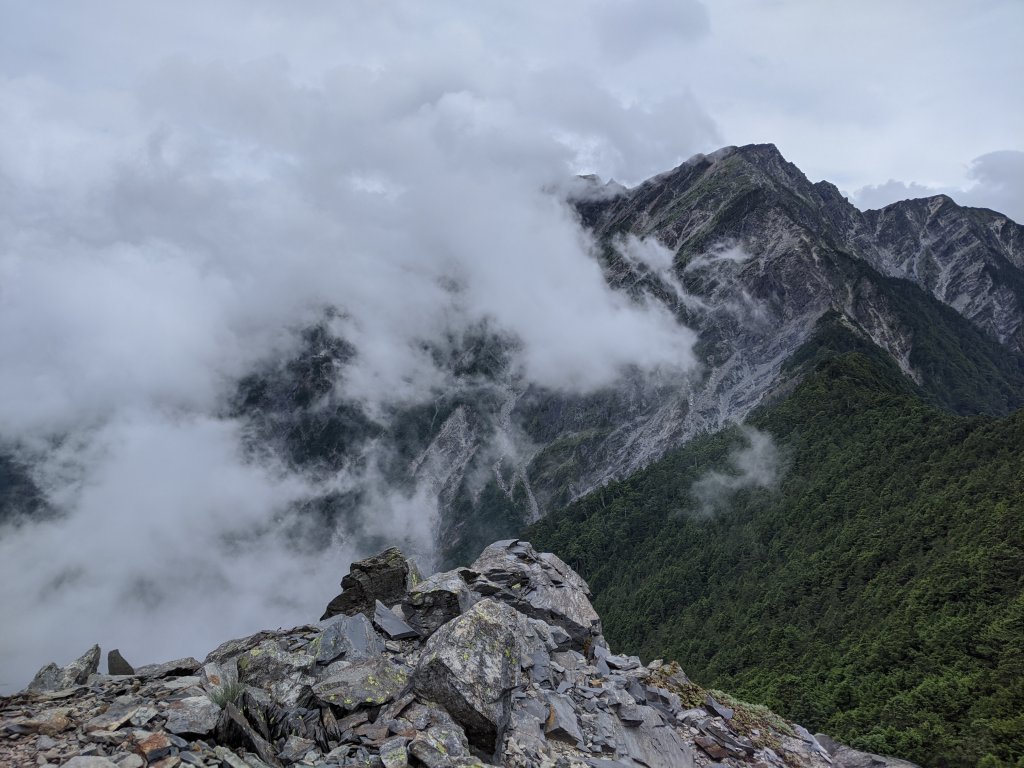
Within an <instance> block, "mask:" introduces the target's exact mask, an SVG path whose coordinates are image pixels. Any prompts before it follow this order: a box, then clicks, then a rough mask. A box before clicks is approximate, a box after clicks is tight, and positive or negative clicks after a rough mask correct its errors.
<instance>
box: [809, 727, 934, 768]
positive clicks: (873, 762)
mask: <svg viewBox="0 0 1024 768" xmlns="http://www.w3.org/2000/svg"><path fill="white" fill-rule="evenodd" d="M814 739H815V741H816V742H817V743H818V744H819V745H820V746H822V747H823V748H824V749H825V751H826V752H828V754H829V755H830V756H831V757H832V765H833V766H834V768H920V766H918V765H917V764H916V763H911V762H910V761H909V760H900V759H899V758H897V757H885V756H884V755H875V754H872V753H870V752H860V751H859V750H856V749H853V748H852V747H848V746H846V745H845V744H840V743H839V742H837V741H836V740H835V739H832V738H830V737H829V736H826V735H825V734H823V733H816V734H814Z"/></svg>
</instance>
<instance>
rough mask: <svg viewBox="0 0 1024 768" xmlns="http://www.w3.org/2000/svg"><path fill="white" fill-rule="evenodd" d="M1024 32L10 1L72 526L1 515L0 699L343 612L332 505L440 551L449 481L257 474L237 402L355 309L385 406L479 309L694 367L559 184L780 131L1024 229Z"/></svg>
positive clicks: (26, 408) (10, 251)
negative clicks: (9, 523)
mask: <svg viewBox="0 0 1024 768" xmlns="http://www.w3.org/2000/svg"><path fill="white" fill-rule="evenodd" d="M1022 21H1024V3H1021V2H1019V0H1005V1H1004V2H997V1H995V0H990V1H988V2H971V3H953V2H946V1H944V0H928V2H923V1H922V2H901V3H897V2H891V1H890V2H859V3H856V4H851V3H840V2H822V1H821V0H803V1H793V2H767V1H766V2H751V1H747V2H741V1H740V0H724V1H719V2H715V3H714V4H711V3H708V4H701V3H699V2H696V0H674V1H671V2H670V1H669V0H643V1H639V0H638V1H637V2H624V1H623V0H587V1H586V2H585V1H584V0H564V1H563V2H558V3H524V2H521V1H520V2H515V3H497V2H486V3H484V2H461V3H456V2H444V1H443V0H435V1H434V2H429V3H425V2H420V0H407V1H406V2H395V3H381V2H380V1H379V0H359V1H351V2H349V1H346V2H338V1H337V0H330V1H328V0H307V1H306V2H301V3H299V2H269V1H267V0H244V1H243V0H193V1H188V0H182V1H179V2H174V3H166V2H160V3H157V2H144V1H141V0H120V1H118V0H91V1H90V2H87V3H86V2H79V1H78V0H75V1H74V2H72V1H70V0H67V1H65V0H49V1H48V2H22V1H21V0H0V360H2V361H3V365H2V366H0V443H3V444H4V446H5V447H6V448H7V449H13V450H16V451H17V452H19V454H20V455H21V456H22V458H24V459H25V460H26V461H29V462H31V464H32V466H33V467H34V472H35V479H36V480H37V482H39V483H40V484H41V485H42V487H43V488H44V490H45V491H46V493H47V495H48V497H49V500H50V502H51V503H52V504H54V505H55V506H57V507H58V508H60V509H61V510H63V511H64V513H65V514H64V515H63V516H62V517H61V518H60V519H58V520H55V521H52V522H48V523H42V524H38V525H31V526H25V527H23V528H21V529H19V530H17V531H11V530H7V531H0V582H2V583H4V584H16V585H17V588H16V589H15V588H11V589H5V590H3V591H2V593H0V615H4V616H18V617H19V620H18V621H17V622H16V623H15V624H14V625H12V626H6V627H5V629H4V632H3V633H0V690H3V689H5V688H10V687H17V686H20V685H23V684H24V683H25V682H27V679H28V677H29V676H31V674H32V672H33V671H34V670H35V669H36V668H38V667H39V666H41V665H42V664H44V663H45V662H47V661H50V660H51V659H52V660H56V661H58V662H61V663H65V662H67V661H68V660H69V659H71V658H73V657H74V656H75V655H77V654H78V653H80V652H81V651H82V650H84V649H85V648H86V647H88V646H89V645H90V644H92V643H93V642H97V641H98V642H100V643H101V644H103V645H104V647H106V648H110V647H115V646H120V647H121V649H122V650H123V651H125V655H126V656H127V657H128V658H129V659H130V660H133V661H134V662H138V663H145V662H149V661H157V660H163V659H166V658H173V657H176V656H181V655H183V654H186V653H191V654H198V655H203V654H204V653H205V652H206V651H207V650H209V648H210V647H212V646H213V645H215V644H217V643H218V642H220V641H221V640H223V639H224V638H225V637H229V636H237V635H239V634H241V633H243V632H246V631H251V630H255V629H258V628H260V627H263V626H278V625H282V624H286V623H288V622H293V623H299V622H302V621H306V620H308V619H310V618H311V617H315V616H316V615H319V611H320V610H321V609H322V606H323V604H324V603H325V601H326V600H327V599H329V598H330V597H331V596H332V592H333V590H334V589H335V585H336V584H337V581H338V580H339V578H340V576H341V574H342V573H344V569H345V566H346V565H347V562H348V560H349V559H350V558H351V557H352V555H353V554H354V553H353V552H352V551H351V549H350V548H349V547H347V546H346V540H345V539H344V536H342V535H341V533H338V532H336V533H338V540H337V541H335V546H333V547H332V548H331V549H329V550H328V551H326V552H318V553H296V552H295V551H292V550H291V549H289V548H288V547H287V546H286V544H285V543H284V537H283V536H282V535H281V530H282V526H287V525H288V524H289V521H288V518H287V515H286V510H287V509H289V505H290V504H291V503H292V502H294V501H295V500H298V499H302V498H304V497H305V496H307V495H308V494H310V493H317V492H323V491H324V490H330V489H340V490H344V489H346V488H350V487H352V486H353V485H359V487H361V488H364V489H368V491H367V498H368V499H369V501H368V503H367V507H366V509H365V510H364V514H363V516H362V518H361V520H362V524H363V525H365V526H366V527H367V529H369V530H372V531H377V532H380V533H385V534H387V535H396V536H400V537H404V541H403V543H404V544H407V545H408V546H411V547H413V548H415V547H417V546H420V547H421V548H424V547H425V545H424V542H426V541H429V538H430V531H431V529H432V525H433V522H434V517H433V516H434V515H435V514H436V510H435V509H434V508H433V506H432V503H433V502H432V500H431V499H430V498H428V494H424V493H423V492H422V490H420V491H417V492H416V493H413V494H411V495H402V494H398V493H396V492H394V491H393V490H392V489H389V488H386V487H379V483H378V482H377V481H376V479H375V478H374V477H373V476H372V473H371V474H370V475H366V476H359V477H347V476H339V477H335V478H331V479H330V481H329V482H330V484H331V485H330V487H329V488H325V487H323V485H322V484H321V485H318V486H316V487H313V485H314V480H313V479H311V478H308V477H304V476H300V475H297V474H295V473H293V472H291V471H289V470H288V469H287V468H285V467H280V466H271V465H267V466H263V465H254V464H253V463H252V462H251V461H250V460H248V459H247V458H246V456H245V455H244V453H243V451H242V450H241V449H240V447H239V432H240V430H241V428H242V425H240V424H238V423H236V422H234V421H233V420H231V419H228V418H225V417H224V415H223V414H224V407H223V405H224V399H225V397H226V396H227V395H228V394H229V393H230V392H231V390H232V386H233V382H236V381H237V379H238V377H239V376H241V375H243V374H245V373H246V372H248V371H250V370H251V369H252V367H253V365H255V364H257V363H258V362H260V361H265V360H268V359H273V358H276V357H279V356H280V355H281V354H283V353H285V352H287V351H288V350H289V349H290V348H292V346H293V345H294V343H295V338H294V330H295V329H296V328H299V327H302V325H303V324H305V323H308V322H309V321H311V320H313V319H315V318H318V317H319V316H320V313H321V312H322V310H323V308H324V307H326V306H334V307H338V308H339V309H340V310H341V314H340V315H339V316H338V318H337V319H336V321H335V324H336V326H337V327H336V330H337V331H338V332H339V333H340V334H343V335H344V336H345V337H346V338H348V339H350V340H351V341H352V342H353V343H354V344H355V346H356V348H357V351H358V356H357V358H356V363H355V364H354V365H353V367H352V368H351V370H350V371H349V374H348V379H347V380H346V382H345V383H344V387H345V391H346V394H347V395H349V396H351V397H354V398H358V399H359V400H361V401H362V402H363V403H364V404H365V405H366V407H367V409H368V410H369V411H370V412H374V411H375V409H378V408H379V407H380V406H381V405H382V404H384V403H392V402H395V401H399V402H402V401H411V402H419V401H423V400H425V399H427V398H430V397H432V396H433V395H434V394H436V391H437V390H438V389H439V388H442V387H444V386H445V385H446V383H447V382H446V379H445V376H446V374H445V372H444V371H442V370H438V369H437V368H436V366H435V365H434V363H433V361H432V359H431V357H430V356H429V355H427V354H425V353H424V352H423V345H422V342H423V340H436V339H438V338H444V337H446V336H454V337H456V338H457V337H458V336H459V334H461V333H464V332H466V331H467V329H473V328H479V327H480V326H481V325H487V326H488V327H491V328H493V329H495V330H496V331H499V332H501V333H503V334H507V335H510V336H513V337H515V338H517V339H518V340H519V341H520V347H519V353H518V355H519V356H518V358H517V359H516V361H515V362H516V364H517V365H518V366H519V368H520V369H521V371H522V373H523V376H524V377H525V378H526V379H527V380H528V381H531V382H533V383H535V384H537V385H540V386H544V387H549V388H553V389H563V390H572V391H585V390H588V389H593V388H595V387H599V386H602V385H605V384H608V383H610V382H612V381H614V380H615V378H616V376H617V375H618V374H619V372H620V371H621V370H622V368H623V367H624V366H627V365H629V366H638V367H640V368H643V369H647V370H652V371H653V370H665V371H669V372H674V371H684V372H685V371H687V370H689V369H691V368H692V366H693V364H694V363H693V355H692V346H693V344H694V341H695V339H694V335H693V333H692V332H691V331H689V330H688V329H686V328H683V327H681V326H679V325H678V324H677V323H676V322H675V320H674V318H672V317H671V316H670V315H668V314H667V312H666V311H665V310H663V309H659V308H658V307H656V306H637V305H635V304H633V303H631V302H628V301H625V300H624V299H623V297H622V296H620V295H618V294H616V293H614V292H612V291H611V290H609V289H608V288H607V286H606V285H605V283H604V281H603V278H602V276H601V274H600V271H599V269H598V268H597V266H596V263H595V261H594V260H593V259H592V258H591V257H590V251H589V245H590V244H589V241H588V238H587V235H586V233H584V232H581V231H580V230H579V228H578V226H577V225H576V222H575V221H574V220H573V218H572V216H571V215H569V213H568V212H567V211H566V209H565V207H564V206H563V205H561V204H560V203H559V201H558V200H557V199H556V198H555V197H554V196H552V195H550V194H547V193H545V192H544V191H543V190H545V189H551V188H552V186H557V185H559V184H562V183H565V181H566V180H567V179H569V178H571V176H572V175H573V174H576V173H585V172H594V173H598V174H600V175H602V176H604V177H615V178H617V179H619V180H620V181H623V182H626V183H635V182H637V181H640V180H642V179H644V178H646V177H648V176H650V175H652V174H655V173H658V172H660V171H664V170H667V169H669V168H671V167H673V166H674V165H676V164H678V163H679V162H680V161H682V160H684V159H685V158H687V157H689V156H691V155H692V154H694V153H696V152H708V151H711V150H714V149H716V148H718V147H720V146H722V145H725V144H742V143H748V142H774V143H776V144H778V146H779V147H780V149H781V150H782V152H783V153H784V154H785V155H786V156H787V157H788V158H789V159H790V160H792V161H793V162H795V163H796V164H797V165H799V166H800V167H801V168H802V169H803V170H804V171H805V172H806V173H807V174H808V175H809V176H810V177H811V178H812V179H813V180H818V179H821V178H826V179H829V180H831V181H833V182H835V183H836V184H837V185H839V187H840V188H841V189H843V190H845V191H847V192H848V193H850V194H856V195H859V199H860V200H862V201H863V202H864V203H865V204H868V205H878V204H884V203H886V202H889V201H890V200H894V199H899V198H901V197H905V196H908V195H920V194H927V193H930V192H931V191H933V190H941V191H945V192H948V193H951V194H952V195H953V196H954V197H955V198H957V199H959V200H961V201H962V202H965V203H970V204H973V205H985V206H992V207H995V208H999V209H1001V210H1003V211H1004V212H1006V213H1008V214H1010V215H1012V216H1015V217H1016V218H1017V219H1018V220H1021V219H1024V206H1022V200H1024V197H1022V178H1024V172H1022V171H1024V169H1022V165H1024V163H1022V158H1024V154H1022V150H1024V145H1022V144H1021V138H1020V137H1022V136H1024V108H1022V105H1021V100H1020V98H1019V96H1020V94H1019V85H1020V82H1021V81H1022V78H1021V75H1022V60H1021V56H1022V54H1021V46H1020V45H1019V40H1018V39H1017V38H1019V35H1020V32H1021V31H1022V28H1024V24H1022ZM630 248H631V249H632V250H631V251H630V252H631V253H632V254H633V257H635V258H639V259H646V260H650V261H652V263H654V264H656V265H661V266H664V263H665V259H666V254H665V253H663V252H662V251H659V250H658V249H657V248H656V247H654V246H653V245H652V244H649V243H648V244H644V243H640V242H637V243H632V244H630ZM662 250H663V249H662ZM12 447H13V448H12ZM316 482H321V481H316ZM396 532H398V533H396ZM428 554H429V553H428ZM310 574H315V578H314V577H311V576H310ZM299 584H301V585H302V586H301V587H299V586H298V585H299ZM182 627H188V632H184V633H183V632H182V631H181V628H182Z"/></svg>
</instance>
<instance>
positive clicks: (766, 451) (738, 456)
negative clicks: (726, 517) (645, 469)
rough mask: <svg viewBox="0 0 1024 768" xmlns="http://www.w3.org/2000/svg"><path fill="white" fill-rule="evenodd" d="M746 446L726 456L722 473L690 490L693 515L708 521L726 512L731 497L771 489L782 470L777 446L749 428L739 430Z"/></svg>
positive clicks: (701, 480)
mask: <svg viewBox="0 0 1024 768" xmlns="http://www.w3.org/2000/svg"><path fill="white" fill-rule="evenodd" d="M740 433H741V436H742V438H743V441H744V442H745V445H741V446H739V447H737V448H734V449H733V450H732V451H730V452H729V455H728V456H727V457H726V459H725V463H726V464H727V465H728V466H727V468H726V469H724V470H718V469H713V470H709V471H708V472H706V473H704V474H703V475H701V476H700V477H699V478H698V479H697V480H695V481H694V483H693V485H692V486H690V495H691V496H692V497H693V499H694V502H695V504H696V514H697V515H699V516H701V517H710V516H711V515H714V514H717V513H719V512H721V511H723V510H725V509H727V508H728V504H729V502H730V500H731V499H732V498H733V496H734V495H735V494H736V493H737V492H739V491H740V490H743V489H747V488H773V487H774V486H775V485H776V484H777V483H778V481H779V479H780V478H781V477H782V474H783V471H784V467H783V463H782V459H781V455H780V451H779V448H778V446H777V445H776V444H775V441H774V440H773V439H772V436H771V435H770V434H768V433H767V432H762V431H761V430H759V429H756V428H754V427H751V426H749V425H743V426H741V427H740Z"/></svg>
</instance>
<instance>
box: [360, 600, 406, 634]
mask: <svg viewBox="0 0 1024 768" xmlns="http://www.w3.org/2000/svg"><path fill="white" fill-rule="evenodd" d="M360 615H362V614H360ZM373 624H374V626H375V627H377V629H379V630H380V631H381V632H383V633H384V634H385V635H387V636H388V637H389V638H391V639H392V640H411V639H413V638H417V637H419V636H420V633H419V632H418V631H417V630H415V629H413V628H412V627H410V626H409V625H408V624H406V623H405V622H404V621H403V620H402V619H400V618H398V617H397V616H396V615H395V613H394V611H392V610H391V609H390V608H388V607H387V606H386V605H384V603H382V602H381V601H380V600H378V601H377V602H376V604H375V606H374V610H373Z"/></svg>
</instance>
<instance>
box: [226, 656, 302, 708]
mask: <svg viewBox="0 0 1024 768" xmlns="http://www.w3.org/2000/svg"><path fill="white" fill-rule="evenodd" d="M313 663H314V658H313V656H311V655H310V654H308V653H294V652H292V651H286V650H283V649H282V648H281V645H280V643H279V642H278V641H277V640H264V641H263V642H262V643H260V644H259V645H258V646H256V647H255V648H250V649H249V650H248V651H246V652H245V653H243V654H242V655H241V656H239V657H238V661H237V666H238V680H239V682H240V683H242V684H243V685H246V686H251V687H253V688H259V689H260V690H262V691H265V692H266V693H268V694H269V695H270V698H271V700H273V701H274V702H275V703H277V704H280V705H282V706H286V707H294V706H295V705H297V704H298V702H299V700H300V699H301V698H302V697H303V695H304V694H305V693H306V692H307V691H308V690H309V688H310V686H312V685H313V683H315V682H316V679H315V677H314V676H313V675H312V668H313Z"/></svg>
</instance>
